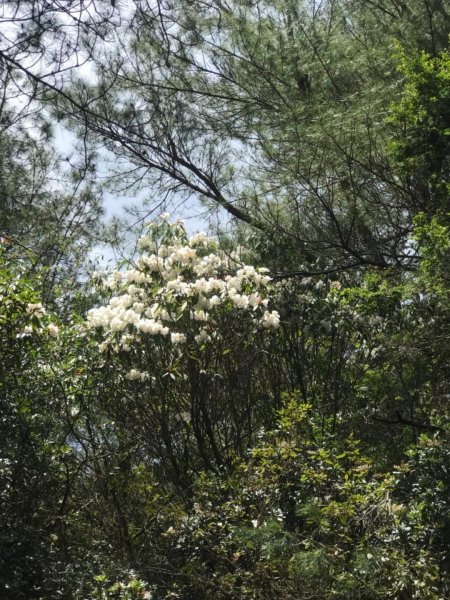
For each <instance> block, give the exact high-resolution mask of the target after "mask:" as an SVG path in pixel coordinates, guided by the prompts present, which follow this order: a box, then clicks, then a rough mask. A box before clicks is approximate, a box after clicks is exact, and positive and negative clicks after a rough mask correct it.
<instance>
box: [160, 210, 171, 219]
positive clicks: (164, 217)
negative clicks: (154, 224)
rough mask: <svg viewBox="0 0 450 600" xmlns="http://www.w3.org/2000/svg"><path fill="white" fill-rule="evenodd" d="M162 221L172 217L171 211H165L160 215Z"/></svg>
mask: <svg viewBox="0 0 450 600" xmlns="http://www.w3.org/2000/svg"><path fill="white" fill-rule="evenodd" d="M159 218H160V219H161V221H168V220H169V219H170V213H168V212H164V213H163V214H162V215H159Z"/></svg>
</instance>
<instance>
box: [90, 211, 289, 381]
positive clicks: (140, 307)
mask: <svg viewBox="0 0 450 600" xmlns="http://www.w3.org/2000/svg"><path fill="white" fill-rule="evenodd" d="M139 246H140V248H141V250H143V251H144V253H143V254H142V256H140V257H139V258H138V260H137V261H136V264H135V266H133V267H130V268H128V269H127V270H126V271H124V272H122V271H115V272H114V273H112V274H111V275H110V276H109V277H108V279H107V280H106V281H105V284H106V287H107V288H109V289H110V290H111V291H112V292H113V296H112V298H111V299H110V301H109V303H108V304H107V305H106V306H102V307H100V308H96V309H93V310H91V311H90V312H89V314H88V325H89V326H90V327H94V328H100V329H102V330H103V332H104V340H103V341H102V342H101V344H100V349H101V350H102V351H105V350H107V349H108V348H112V349H114V350H116V351H119V350H124V351H129V350H130V349H131V346H132V345H134V344H136V343H139V341H142V340H143V339H148V336H153V337H156V338H158V342H161V341H162V340H165V341H166V342H167V343H168V344H170V345H171V346H172V347H176V346H178V345H185V344H192V343H195V344H197V345H198V346H200V347H202V346H204V345H205V344H207V343H209V342H211V341H213V340H215V341H218V340H220V339H221V336H222V332H221V326H220V323H221V320H223V317H224V315H225V314H229V313H230V312H231V313H234V314H235V316H236V317H237V318H239V320H246V321H247V323H249V324H251V326H252V327H253V328H254V329H262V330H264V329H267V330H270V329H277V328H278V327H279V326H280V315H279V314H278V312H277V311H276V310H268V304H269V300H270V296H271V293H272V292H273V289H272V286H271V283H270V281H271V279H270V277H269V276H268V275H267V273H268V269H265V268H255V267H253V266H248V265H245V266H243V267H241V268H238V269H237V270H236V269H233V268H232V265H231V260H230V259H229V258H228V257H226V256H224V255H221V254H220V253H219V252H218V248H217V244H216V242H215V240H214V239H212V238H209V237H207V236H206V235H205V234H204V233H198V234H196V235H194V236H192V237H191V238H188V237H187V235H186V232H185V230H184V227H183V225H182V223H181V222H179V221H178V222H176V223H169V222H168V221H167V220H166V219H165V218H162V219H161V222H160V223H159V224H157V223H154V222H153V223H150V225H149V227H148V234H147V235H144V236H143V237H142V238H141V239H140V241H139ZM125 377H126V378H127V379H129V380H139V379H140V380H145V379H147V378H148V377H149V374H148V372H145V371H143V372H141V371H138V370H136V369H132V370H130V371H129V372H128V373H127V374H126V376H125Z"/></svg>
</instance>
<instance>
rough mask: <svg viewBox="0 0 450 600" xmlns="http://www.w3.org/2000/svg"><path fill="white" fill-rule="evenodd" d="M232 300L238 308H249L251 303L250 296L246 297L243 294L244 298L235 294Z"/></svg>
mask: <svg viewBox="0 0 450 600" xmlns="http://www.w3.org/2000/svg"><path fill="white" fill-rule="evenodd" d="M232 300H233V303H234V305H235V306H236V308H247V306H248V302H249V300H248V296H245V295H244V294H242V296H241V295H239V294H234V295H233V297H232Z"/></svg>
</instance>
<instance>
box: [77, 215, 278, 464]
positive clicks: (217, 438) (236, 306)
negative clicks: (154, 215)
mask: <svg viewBox="0 0 450 600" xmlns="http://www.w3.org/2000/svg"><path fill="white" fill-rule="evenodd" d="M139 247H140V249H141V251H142V254H141V256H139V258H137V259H136V261H135V262H134V264H132V265H130V266H129V267H128V268H127V269H123V270H118V271H115V272H113V273H111V274H109V275H105V276H101V275H99V274H95V279H96V281H97V283H98V284H99V285H100V286H101V287H102V288H103V290H104V291H106V293H107V294H108V295H109V296H110V297H109V301H108V302H107V303H106V304H104V305H103V306H100V307H98V308H95V309H93V310H91V311H90V312H89V313H88V317H87V324H88V326H89V328H90V329H91V330H92V332H93V335H98V347H99V350H100V352H102V353H103V355H104V357H105V369H106V370H109V372H110V381H114V386H115V389H117V386H120V387H121V389H122V391H123V398H124V404H123V407H125V406H127V407H128V408H127V410H128V417H126V418H127V419H128V422H129V423H130V426H132V425H131V421H132V419H130V417H129V414H130V410H129V408H130V407H129V405H130V404H132V405H133V406H134V407H135V409H134V411H133V410H131V414H135V415H136V417H137V418H136V422H135V424H136V427H137V428H138V429H139V430H141V431H142V430H145V431H146V432H148V431H149V430H151V432H152V440H151V441H149V443H150V445H151V449H150V452H151V455H152V456H153V458H154V459H155V461H158V460H160V457H161V455H162V454H163V453H164V454H165V455H167V452H168V453H169V455H170V454H171V453H172V467H173V468H175V470H176V468H177V467H176V465H177V457H178V456H179V455H180V452H182V453H183V454H184V453H185V452H186V448H188V447H190V445H191V444H192V443H194V446H195V447H196V450H195V451H193V449H192V448H190V450H189V453H190V456H191V457H192V459H193V460H194V463H195V462H196V460H200V462H201V464H205V463H210V462H211V461H213V462H215V463H216V464H222V463H223V462H224V460H226V456H231V454H232V452H233V451H234V450H238V449H240V450H242V449H243V448H245V447H246V444H247V443H248V440H249V436H251V434H252V432H253V430H254V427H255V421H254V419H255V416H256V415H257V421H258V423H261V420H264V413H267V415H268V414H269V413H270V412H271V408H272V406H273V403H274V395H275V394H276V386H277V382H278V376H279V374H278V373H277V371H276V368H275V369H274V368H273V367H274V365H272V357H271V346H272V345H273V344H274V343H275V338H274V331H275V330H277V329H278V328H279V327H280V315H279V313H278V312H277V310H276V309H275V302H274V297H275V292H276V290H275V287H274V286H273V284H272V282H271V278H270V276H269V274H268V270H267V269H265V268H255V267H253V266H249V265H240V264H238V263H236V261H235V260H234V259H233V257H230V256H226V255H225V254H223V253H222V252H220V251H219V249H218V246H217V243H216V241H215V240H214V239H212V238H209V237H207V236H206V235H205V234H203V233H199V234H196V235H193V236H192V237H190V238H189V237H188V236H187V234H186V231H185V229H184V227H183V224H182V223H181V222H176V223H169V222H168V221H167V219H165V218H162V219H161V220H160V221H159V222H158V223H150V224H149V226H148V230H147V233H146V235H144V236H143V237H142V238H141V239H140V242H139ZM136 386H138V387H137V388H136ZM120 410H121V408H120V407H119V410H118V412H119V414H120ZM124 410H125V409H124ZM115 411H116V412H115V415H116V416H115V418H117V408H115ZM124 418H125V415H124Z"/></svg>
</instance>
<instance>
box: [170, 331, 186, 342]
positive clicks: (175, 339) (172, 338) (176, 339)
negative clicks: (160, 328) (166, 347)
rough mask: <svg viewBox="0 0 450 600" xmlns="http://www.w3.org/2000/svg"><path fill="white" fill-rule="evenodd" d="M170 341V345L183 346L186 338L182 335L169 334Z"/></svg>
mask: <svg viewBox="0 0 450 600" xmlns="http://www.w3.org/2000/svg"><path fill="white" fill-rule="evenodd" d="M170 341H171V342H172V344H184V343H185V342H186V336H185V335H184V333H171V334H170Z"/></svg>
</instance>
